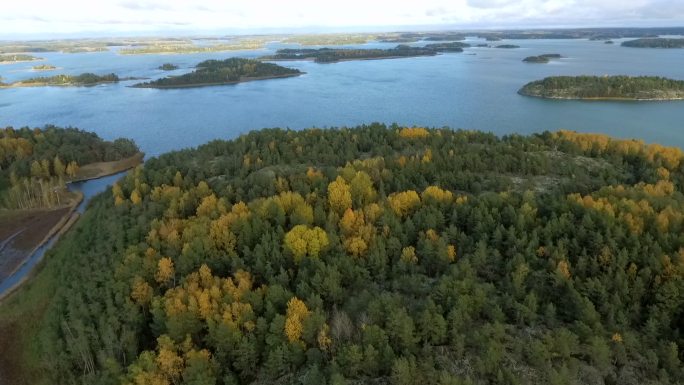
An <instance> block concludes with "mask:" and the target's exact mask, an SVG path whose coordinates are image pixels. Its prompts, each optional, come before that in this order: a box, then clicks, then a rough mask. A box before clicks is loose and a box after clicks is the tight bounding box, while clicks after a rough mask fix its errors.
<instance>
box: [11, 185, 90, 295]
mask: <svg viewBox="0 0 684 385" xmlns="http://www.w3.org/2000/svg"><path fill="white" fill-rule="evenodd" d="M81 202H83V193H81V192H79V193H78V198H77V199H75V200H74V201H73V202H71V204H70V205H69V206H63V207H55V208H53V209H52V210H50V211H53V210H59V209H60V208H65V207H68V208H69V211H67V212H66V213H65V214H64V215H63V216H62V218H60V219H59V221H57V223H55V225H54V226H52V227H51V228H50V230H49V231H48V232H47V234H45V236H44V237H43V239H41V240H40V242H38V243H37V244H36V245H35V246H34V247H33V248H32V249H31V250H30V251H29V253H28V254H27V257H26V258H24V260H23V261H21V263H20V264H18V265H17V266H16V267H15V268H14V269H13V270H12V271H11V272H10V273H9V274H7V277H6V278H5V279H9V278H10V277H12V276H13V275H14V274H16V273H17V272H18V271H19V270H21V268H22V267H24V265H26V264H27V263H28V262H29V260H30V259H31V257H32V256H33V255H34V254H35V253H36V252H37V251H38V249H40V248H41V247H43V246H44V245H46V244H47V243H48V242H49V241H50V240H51V239H52V238H53V237H59V236H60V235H62V234H63V233H64V232H66V230H68V228H65V226H66V225H69V226H71V225H72V224H73V222H74V221H72V217H73V216H74V215H77V216H78V213H77V212H76V208H78V205H80V204H81ZM21 211H25V210H21ZM57 239H58V238H57ZM32 271H33V269H31V270H29V272H28V273H27V274H26V275H25V276H24V277H22V278H21V279H20V280H19V281H17V282H16V283H15V284H14V285H12V286H11V287H9V288H7V290H5V291H4V292H2V293H0V302H2V300H3V299H4V298H6V297H7V296H9V295H10V294H11V293H13V292H14V291H15V290H17V289H18V288H19V287H20V286H21V285H22V284H23V283H24V282H25V281H26V280H27V279H28V278H29V276H31V272H32Z"/></svg>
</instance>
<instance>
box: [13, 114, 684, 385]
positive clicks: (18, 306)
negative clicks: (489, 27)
mask: <svg viewBox="0 0 684 385" xmlns="http://www.w3.org/2000/svg"><path fill="white" fill-rule="evenodd" d="M682 162H684V153H682V150H681V149H680V148H677V147H666V146H663V145H658V144H646V143H644V142H642V141H638V140H631V139H617V138H612V137H609V136H606V135H599V134H580V133H577V132H573V131H555V132H541V133H536V134H531V135H520V134H517V135H505V136H503V137H499V136H495V135H494V134H492V133H486V132H479V131H473V130H454V129H451V128H448V127H445V128H440V129H432V128H424V127H406V126H400V125H392V126H385V125H382V124H367V125H363V126H359V127H344V128H330V129H316V128H314V129H305V130H288V129H278V128H274V129H265V130H259V131H252V132H249V133H245V134H243V135H241V136H239V137H237V138H235V139H233V140H228V141H226V140H213V141H211V142H210V143H207V144H205V145H202V146H199V147H197V148H190V149H184V150H179V151H174V152H171V153H168V154H163V155H160V156H159V157H156V158H154V159H150V160H148V161H147V162H146V163H145V164H144V165H142V166H140V167H138V168H136V170H135V171H134V172H131V173H129V174H128V175H127V176H125V177H124V178H123V179H121V180H120V181H118V182H117V183H115V184H114V185H113V186H112V187H111V188H110V189H108V190H107V191H105V192H103V193H102V194H100V195H99V196H97V197H95V198H94V199H93V200H92V201H91V203H90V205H89V207H88V209H87V211H86V212H85V214H84V215H83V216H82V217H81V218H80V219H79V220H78V222H76V223H75V224H74V225H73V226H72V228H71V229H70V230H69V231H68V232H66V233H64V234H63V235H62V237H61V238H60V241H59V243H58V244H56V245H55V247H54V248H53V249H52V250H50V251H49V252H48V254H47V255H46V258H45V260H44V264H43V265H42V266H41V267H40V268H39V269H38V270H37V271H36V274H35V276H34V277H32V278H31V280H30V285H24V286H23V287H21V288H20V289H19V291H17V292H16V293H15V294H14V295H12V296H11V297H9V298H7V299H6V300H4V301H3V302H2V303H0V331H1V332H2V333H0V351H2V352H3V353H4V354H2V355H0V372H2V373H3V375H5V374H7V375H8V376H9V377H3V380H4V381H5V382H4V383H6V384H81V383H83V384H123V385H129V384H131V385H132V384H136V385H143V384H145V385H147V384H160V385H162V384H163V385H170V384H178V385H181V384H186V385H189V384H193V385H200V384H201V385H228V384H231V385H246V384H252V385H262V384H278V385H284V384H311V385H318V384H331V385H340V384H377V385H381V384H382V385H416V384H426V385H428V384H430V385H432V384H435V385H465V384H470V385H491V384H521V385H528V384H596V385H599V384H653V385H655V384H677V383H681V379H682V376H681V373H682V363H681V361H679V357H680V354H681V353H680V351H679V347H678V346H679V343H681V341H682V340H681V337H682V336H681V334H680V331H681V327H682V325H681V322H679V320H680V318H679V317H681V315H682V306H683V305H684V302H683V301H684V298H682V295H681V293H682V290H684V279H682V274H684V273H683V272H682V269H683V268H684V266H683V263H684V262H682V257H681V256H682V253H683V252H682V250H681V245H682V242H681V236H682V218H683V217H684V194H682V191H683V190H682V186H681V184H680V181H682V180H684V169H683V168H682V164H683V163H682ZM589 230H591V231H589ZM621 299H624V300H621ZM644 323H646V324H647V325H649V326H648V327H645V326H644ZM37 341H40V343H38V342H37ZM84 368H87V369H85V372H84ZM625 368H631V369H625ZM603 373H606V374H605V375H606V376H610V378H611V380H608V381H604V377H603V376H604V374H603ZM53 379H73V381H71V380H67V381H59V380H53Z"/></svg>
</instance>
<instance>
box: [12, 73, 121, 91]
mask: <svg viewBox="0 0 684 385" xmlns="http://www.w3.org/2000/svg"><path fill="white" fill-rule="evenodd" d="M131 79H132V78H126V79H120V78H119V77H118V76H117V75H116V74H107V75H96V74H93V73H83V74H80V75H54V76H41V77H36V78H29V79H24V80H20V81H18V82H15V83H11V84H5V85H3V87H5V88H7V87H46V86H55V87H89V86H95V85H98V84H107V83H117V82H119V81H120V80H131Z"/></svg>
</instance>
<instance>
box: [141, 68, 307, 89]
mask: <svg viewBox="0 0 684 385" xmlns="http://www.w3.org/2000/svg"><path fill="white" fill-rule="evenodd" d="M304 74H306V72H299V73H296V74H284V75H271V76H260V77H247V78H240V79H239V80H236V81H232V82H219V83H194V84H179V85H172V86H157V85H137V84H135V85H132V86H128V87H130V88H156V89H174V88H199V87H213V86H227V85H233V84H239V83H247V82H251V81H255V80H269V79H284V78H292V77H296V76H300V75H304Z"/></svg>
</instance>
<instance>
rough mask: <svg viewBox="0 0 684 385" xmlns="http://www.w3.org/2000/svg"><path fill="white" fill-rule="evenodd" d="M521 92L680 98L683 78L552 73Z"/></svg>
mask: <svg viewBox="0 0 684 385" xmlns="http://www.w3.org/2000/svg"><path fill="white" fill-rule="evenodd" d="M518 93H519V94H520V95H525V96H534V97H539V98H546V99H603V100H680V99H684V81H681V80H672V79H667V78H662V77H657V76H637V77H633V76H552V77H547V78H545V79H543V80H537V81H534V82H530V83H527V84H526V85H525V86H523V87H522V88H521V89H520V90H519V91H518Z"/></svg>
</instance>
